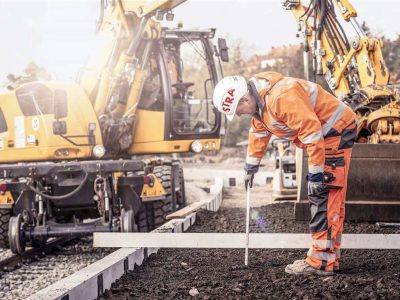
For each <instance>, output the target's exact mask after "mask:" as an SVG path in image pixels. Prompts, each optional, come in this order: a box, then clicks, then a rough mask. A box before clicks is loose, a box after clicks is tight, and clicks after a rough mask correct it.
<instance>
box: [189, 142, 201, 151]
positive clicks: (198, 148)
mask: <svg viewBox="0 0 400 300" xmlns="http://www.w3.org/2000/svg"><path fill="white" fill-rule="evenodd" d="M190 150H192V151H193V152H196V153H200V152H201V151H202V150H203V144H202V143H201V142H200V141H193V142H192V143H191V144H190Z"/></svg>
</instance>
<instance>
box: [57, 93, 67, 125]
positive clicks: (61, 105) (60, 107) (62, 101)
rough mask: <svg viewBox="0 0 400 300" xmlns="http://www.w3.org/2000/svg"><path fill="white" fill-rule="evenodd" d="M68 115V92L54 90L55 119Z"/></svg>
mask: <svg viewBox="0 0 400 300" xmlns="http://www.w3.org/2000/svg"><path fill="white" fill-rule="evenodd" d="M67 115H68V101H67V93H66V91H64V90H55V91H54V119H56V120H58V119H61V118H65V117H66V116H67Z"/></svg>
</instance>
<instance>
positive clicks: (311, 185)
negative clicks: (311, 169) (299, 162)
mask: <svg viewBox="0 0 400 300" xmlns="http://www.w3.org/2000/svg"><path fill="white" fill-rule="evenodd" d="M307 180H308V195H318V194H320V193H321V191H322V190H323V189H324V182H323V174H322V173H317V174H307Z"/></svg>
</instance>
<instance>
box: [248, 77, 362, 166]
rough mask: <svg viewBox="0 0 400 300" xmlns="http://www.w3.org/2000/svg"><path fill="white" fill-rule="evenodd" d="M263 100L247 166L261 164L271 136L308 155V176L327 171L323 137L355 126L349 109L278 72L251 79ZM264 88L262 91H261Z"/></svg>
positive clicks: (313, 86) (314, 86)
mask: <svg viewBox="0 0 400 300" xmlns="http://www.w3.org/2000/svg"><path fill="white" fill-rule="evenodd" d="M250 80H251V81H253V82H254V83H255V86H256V87H257V91H258V93H259V95H260V97H261V100H262V104H263V107H262V110H261V111H260V115H261V120H258V119H257V118H256V117H253V118H252V125H251V129H250V132H249V146H248V150H247V158H246V163H247V164H250V165H255V164H259V163H260V161H261V158H262V157H263V156H264V153H265V150H266V148H267V146H268V142H269V139H270V137H271V135H272V134H273V135H276V136H278V137H281V138H286V139H288V140H290V141H292V142H293V143H294V144H295V145H296V146H298V147H300V148H306V149H307V152H308V155H309V172H310V173H319V172H323V170H324V160H325V148H324V137H325V136H327V135H328V133H330V134H331V133H332V132H337V133H340V132H341V131H342V130H343V129H344V128H345V127H347V126H348V125H349V124H350V123H352V122H354V120H355V114H354V112H353V111H352V110H351V108H350V107H348V106H347V105H345V104H344V103H343V102H341V101H340V100H339V99H337V98H336V97H334V96H333V95H331V94H330V93H328V92H327V91H325V90H324V89H322V88H321V87H320V86H319V85H318V84H315V83H312V82H309V81H306V80H302V79H296V78H291V77H283V76H282V75H281V74H279V73H276V72H264V73H260V74H257V75H255V77H253V78H252V79H250ZM259 87H261V88H259Z"/></svg>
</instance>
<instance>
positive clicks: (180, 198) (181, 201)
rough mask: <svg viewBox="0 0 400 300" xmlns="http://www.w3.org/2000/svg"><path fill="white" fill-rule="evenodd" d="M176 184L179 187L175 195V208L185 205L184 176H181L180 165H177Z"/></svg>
mask: <svg viewBox="0 0 400 300" xmlns="http://www.w3.org/2000/svg"><path fill="white" fill-rule="evenodd" d="M176 184H179V187H180V189H179V192H178V193H177V195H175V197H176V204H177V209H182V208H184V207H185V206H186V194H185V177H184V176H183V168H182V166H179V170H178V178H177V181H176Z"/></svg>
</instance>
